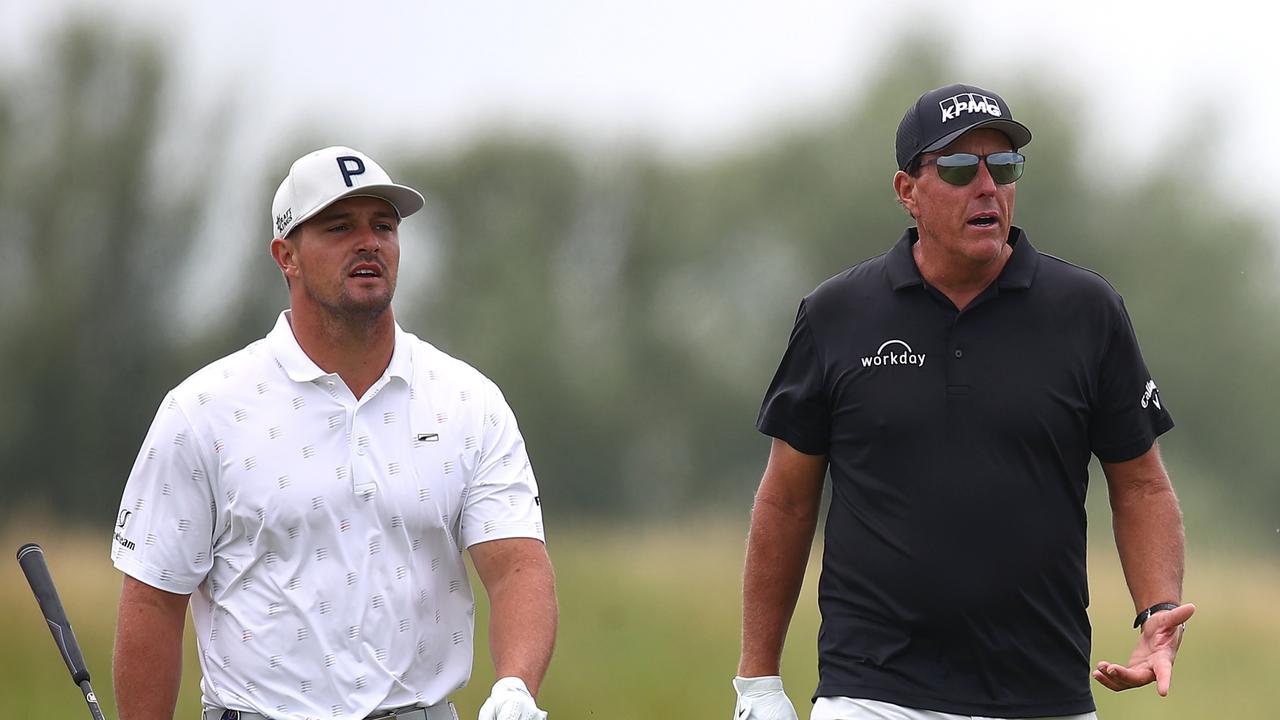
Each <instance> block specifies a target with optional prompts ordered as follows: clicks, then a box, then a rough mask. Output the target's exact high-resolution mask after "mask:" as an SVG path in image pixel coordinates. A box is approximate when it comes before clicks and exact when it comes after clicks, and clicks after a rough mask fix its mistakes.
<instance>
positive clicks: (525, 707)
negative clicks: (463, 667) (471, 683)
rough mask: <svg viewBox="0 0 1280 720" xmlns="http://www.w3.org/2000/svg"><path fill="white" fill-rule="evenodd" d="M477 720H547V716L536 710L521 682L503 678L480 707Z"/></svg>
mask: <svg viewBox="0 0 1280 720" xmlns="http://www.w3.org/2000/svg"><path fill="white" fill-rule="evenodd" d="M479 720H547V714H546V713H545V712H543V711H541V710H539V709H538V705H537V703H535V702H534V701H533V696H532V695H530V694H529V688H527V687H525V684H524V681H523V680H521V679H520V678H518V677H504V678H502V679H501V680H499V681H498V682H496V683H494V684H493V690H492V691H491V692H490V693H489V699H488V700H485V701H484V705H481V706H480V719H479Z"/></svg>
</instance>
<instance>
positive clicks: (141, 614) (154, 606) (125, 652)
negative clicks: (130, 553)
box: [112, 578, 187, 720]
mask: <svg viewBox="0 0 1280 720" xmlns="http://www.w3.org/2000/svg"><path fill="white" fill-rule="evenodd" d="M139 586H141V587H139ZM160 592H161V591H159V590H155V589H154V588H147V587H146V586H142V584H141V583H138V582H137V581H136V580H133V579H132V578H127V579H126V581H125V588H124V590H123V592H122V593H121V596H120V608H119V612H118V615H117V621H116V643H115V657H114V662H113V664H112V670H113V679H114V682H115V693H116V714H117V716H118V717H119V718H120V720H172V718H173V713H174V709H175V708H176V706H177V702H178V688H179V687H180V686H181V684H182V631H183V625H184V624H185V621H186V606H187V598H186V597H185V596H179V595H172V594H169V593H165V594H164V595H167V596H168V597H163V596H155V593H160Z"/></svg>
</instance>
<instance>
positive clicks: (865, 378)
mask: <svg viewBox="0 0 1280 720" xmlns="http://www.w3.org/2000/svg"><path fill="white" fill-rule="evenodd" d="M917 239H918V235H917V234H916V230H915V228H912V229H910V230H908V231H907V232H906V233H904V234H903V236H902V239H901V240H899V241H898V244H897V245H895V246H894V247H893V249H892V250H890V251H889V252H888V253H886V254H884V255H881V256H879V257H875V258H872V259H870V260H867V261H865V262H863V263H860V264H858V265H856V266H855V267H853V268H850V269H849V270H846V271H845V272H843V273H841V274H839V275H837V276H835V277H833V278H831V279H829V280H827V281H826V282H824V283H822V284H821V285H819V286H818V288H817V289H816V290H814V291H813V292H812V293H811V294H809V295H808V296H807V297H806V298H805V299H804V301H803V302H802V303H801V304H800V311H799V313H798V315H797V317H796V324H795V328H794V329H793V330H792V333H791V341H790V344H789V345H788V347H787V352H786V354H785V356H784V357H783V359H782V363H781V366H780V367H779V368H778V372H777V375H776V376H775V377H774V379H773V384H772V385H771V386H770V387H769V392H768V394H767V395H766V397H765V400H764V405H763V407H762V408H761V410H760V417H759V420H758V421H757V427H759V429H760V431H761V432H763V433H765V434H767V435H771V436H773V437H776V438H779V439H781V440H784V441H786V442H787V443H788V444H790V445H791V446H792V447H794V448H795V449H797V450H799V451H801V452H804V453H809V454H812V455H826V456H827V457H828V460H829V462H830V473H831V487H832V501H831V509H830V512H829V514H828V517H827V523H826V537H825V542H826V545H825V549H824V553H823V564H822V576H821V579H820V580H819V591H818V592H819V598H818V604H819V608H820V609H821V612H822V627H821V631H820V633H819V637H818V649H819V678H820V679H819V684H818V689H817V692H816V693H815V697H821V696H848V697H857V698H868V699H873V700H881V701H885V702H891V703H896V704H899V705H904V706H908V707H914V708H920V709H928V710H936V711H941V712H950V713H959V714H964V715H990V716H996V717H1000V716H1037V715H1068V714H1076V713H1085V712H1090V711H1091V710H1093V707H1094V706H1093V699H1092V696H1091V693H1090V687H1089V672H1090V665H1089V641H1090V639H1089V632H1090V627H1089V619H1088V616H1087V614H1086V612H1085V609H1086V607H1087V606H1088V603H1089V593H1088V585H1087V582H1086V577H1085V524H1086V521H1085V509H1084V500H1085V488H1086V485H1087V483H1088V463H1089V456H1090V454H1094V455H1097V456H1098V458H1099V459H1101V460H1104V461H1108V462H1117V461H1122V460H1129V459H1132V458H1135V457H1137V456H1139V455H1141V454H1143V453H1144V452H1146V451H1147V450H1149V449H1150V448H1151V446H1152V444H1153V443H1154V441H1155V438H1156V437H1157V436H1159V435H1160V434H1162V433H1164V432H1165V431H1167V430H1169V429H1170V428H1171V427H1173V420H1172V419H1171V418H1170V416H1169V413H1168V412H1167V411H1166V410H1165V409H1164V406H1163V401H1162V400H1161V398H1160V396H1159V394H1158V393H1157V392H1156V391H1155V384H1154V383H1153V382H1151V377H1150V375H1149V374H1148V373H1147V369H1146V365H1145V363H1144V362H1143V360H1142V356H1141V353H1140V352H1139V350H1138V343H1137V340H1136V338H1135V337H1134V333H1133V328H1132V326H1131V325H1130V322H1129V317H1128V314H1127V312H1126V311H1125V308H1124V303H1123V301H1122V300H1121V298H1120V296H1119V294H1117V293H1116V291H1115V290H1114V289H1113V288H1112V287H1111V286H1110V285H1109V284H1108V283H1107V281H1106V280H1104V279H1103V278H1102V277H1100V276H1099V275H1097V274H1096V273H1093V272H1091V271H1089V270H1085V269H1082V268H1080V267H1077V266H1075V265H1072V264H1070V263H1067V262H1064V261H1062V260H1059V259H1058V258H1055V257H1053V256H1050V255H1044V254H1042V253H1039V252H1037V251H1036V249H1035V248H1033V247H1032V246H1031V243H1030V242H1029V241H1028V240H1027V238H1026V235H1025V234H1024V233H1023V231H1022V230H1021V229H1019V228H1016V227H1015V228H1013V229H1012V230H1011V231H1010V235H1009V242H1010V244H1011V245H1012V246H1013V254H1012V255H1011V256H1010V258H1009V260H1008V262H1007V263H1006V265H1005V267H1004V269H1003V270H1002V271H1001V273H1000V276H999V277H998V278H997V279H996V281H995V282H993V283H992V284H991V285H990V286H989V287H987V288H986V290H984V291H983V292H982V294H980V295H979V296H978V297H977V298H976V299H975V300H974V301H973V302H972V303H970V304H969V305H968V306H967V307H966V308H965V309H964V310H963V311H957V310H956V308H955V306H954V305H953V304H952V303H951V301H950V300H948V299H947V298H946V296H944V295H943V294H942V293H941V292H940V291H938V290H937V289H936V288H932V287H930V286H928V285H927V284H926V283H925V282H924V279H923V278H922V277H921V275H920V271H919V270H918V269H917V267H916V264H915V260H914V258H913V257H912V254H911V245H912V243H914V242H915V241H916V240H917Z"/></svg>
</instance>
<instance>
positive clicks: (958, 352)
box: [956, 348, 964, 360]
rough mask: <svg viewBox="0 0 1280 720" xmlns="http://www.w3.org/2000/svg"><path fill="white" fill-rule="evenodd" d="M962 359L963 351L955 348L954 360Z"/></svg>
mask: <svg viewBox="0 0 1280 720" xmlns="http://www.w3.org/2000/svg"><path fill="white" fill-rule="evenodd" d="M962 357H964V351H963V350H961V349H960V348H956V359H957V360H958V359H960V358H962Z"/></svg>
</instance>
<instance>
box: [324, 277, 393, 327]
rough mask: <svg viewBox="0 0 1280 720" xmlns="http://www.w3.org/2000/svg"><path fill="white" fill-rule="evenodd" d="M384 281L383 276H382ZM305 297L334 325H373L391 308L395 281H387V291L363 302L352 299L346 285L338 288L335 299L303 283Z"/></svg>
mask: <svg viewBox="0 0 1280 720" xmlns="http://www.w3.org/2000/svg"><path fill="white" fill-rule="evenodd" d="M384 279H386V278H385V276H384ZM303 290H304V291H305V292H306V294H307V297H308V298H309V299H310V300H311V301H312V302H313V303H315V304H316V306H318V307H320V308H321V309H322V310H324V312H325V314H326V315H328V316H329V318H330V320H331V321H332V322H334V323H335V324H340V325H346V326H348V327H353V328H354V327H359V326H368V325H373V324H374V323H375V322H376V321H377V320H378V319H379V318H381V317H382V315H383V313H385V312H386V311H387V310H388V309H389V308H390V307H391V298H392V296H394V295H395V281H394V280H390V279H387V291H386V292H385V293H380V294H378V295H374V296H371V297H369V298H368V299H365V300H358V299H356V298H355V297H352V295H351V293H349V292H348V291H347V287H346V284H345V283H343V284H342V285H340V286H339V290H338V295H337V297H336V298H331V297H325V296H324V295H323V294H321V293H320V292H317V291H316V288H314V287H313V286H312V285H311V284H310V283H306V282H304V283H303Z"/></svg>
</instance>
